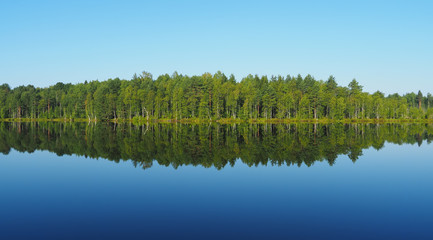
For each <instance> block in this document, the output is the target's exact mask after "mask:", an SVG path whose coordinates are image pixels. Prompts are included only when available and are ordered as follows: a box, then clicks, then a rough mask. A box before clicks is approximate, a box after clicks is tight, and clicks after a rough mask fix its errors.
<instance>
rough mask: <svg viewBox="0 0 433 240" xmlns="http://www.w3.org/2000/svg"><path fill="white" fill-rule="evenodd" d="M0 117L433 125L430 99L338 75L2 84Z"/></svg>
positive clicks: (147, 75)
mask: <svg viewBox="0 0 433 240" xmlns="http://www.w3.org/2000/svg"><path fill="white" fill-rule="evenodd" d="M0 118H3V119H5V118H33V119H35V118H42V119H59V118H63V119H77V118H80V119H88V120H113V119H114V120H116V119H135V120H141V121H149V120H152V119H175V120H181V119H210V120H218V119H244V120H245V119H336V120H340V119H426V118H428V119H433V98H432V95H431V94H430V93H429V94H427V95H426V96H424V95H423V94H422V93H421V91H419V92H418V93H417V94H415V93H408V94H405V95H403V96H400V95H399V94H392V95H388V96H385V94H383V93H382V92H379V91H377V92H375V93H373V94H370V93H367V92H363V91H362V86H361V85H360V84H359V83H358V82H357V81H356V80H355V79H354V80H352V82H350V84H349V85H348V86H347V87H343V86H338V84H337V82H336V81H335V79H334V77H332V76H330V77H329V78H328V80H326V81H323V80H315V79H314V78H313V77H312V76H310V75H307V76H305V77H304V78H303V77H302V76H301V75H298V76H296V77H292V76H287V77H283V76H272V77H271V78H268V77H267V76H262V77H259V76H257V75H255V76H253V75H248V76H247V77H245V78H243V79H242V80H241V81H240V82H237V81H236V80H235V77H234V76H233V75H231V76H229V77H227V76H226V75H224V74H223V73H221V72H217V73H216V74H214V75H211V74H209V73H205V74H203V75H201V76H192V77H189V76H186V75H180V74H178V73H176V72H175V73H174V74H172V75H171V76H169V75H168V74H165V75H161V76H159V77H158V78H157V79H156V80H154V79H153V77H152V75H151V74H150V73H147V72H143V73H142V74H140V75H136V74H135V75H134V76H133V78H132V79H131V80H121V79H119V78H116V79H108V80H107V81H102V82H99V81H91V82H87V81H86V82H85V83H80V84H75V85H73V84H63V83H57V84H56V85H54V86H51V87H48V88H37V87H34V86H32V85H28V86H20V87H16V88H14V89H11V88H10V87H9V86H8V85H7V84H3V85H1V86H0Z"/></svg>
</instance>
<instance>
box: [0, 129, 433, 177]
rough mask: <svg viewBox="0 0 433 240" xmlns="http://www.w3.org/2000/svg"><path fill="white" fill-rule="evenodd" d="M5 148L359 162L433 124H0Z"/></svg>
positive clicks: (147, 163)
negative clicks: (364, 155)
mask: <svg viewBox="0 0 433 240" xmlns="http://www.w3.org/2000/svg"><path fill="white" fill-rule="evenodd" d="M0 133H1V134H0V152H1V153H3V154H8V153H9V152H10V151H11V149H16V150H17V151H19V152H29V153H32V152H34V151H36V150H48V151H50V152H54V153H56V154H57V155H59V156H62V155H64V154H66V155H78V156H85V157H90V158H104V159H108V160H111V161H115V162H119V161H132V163H133V164H134V166H136V167H142V168H143V169H146V168H150V167H151V166H152V165H153V164H154V163H155V162H156V163H158V164H159V165H163V166H172V167H174V168H178V167H179V166H183V165H192V166H203V167H215V168H216V169H222V168H224V167H226V166H227V165H230V166H233V165H234V164H235V162H236V161H241V162H242V163H244V164H246V165H248V166H259V165H278V166H280V165H297V166H301V165H302V164H305V165H306V166H311V165H313V164H314V162H316V161H327V162H328V163H329V165H331V166H332V165H334V163H335V160H336V159H337V157H338V156H339V155H347V156H348V157H349V158H350V159H351V160H352V161H353V162H355V161H356V160H357V159H358V158H359V157H360V156H361V155H362V151H363V150H364V149H368V148H370V147H373V148H375V149H377V150H379V149H381V148H382V147H383V146H384V144H385V142H390V143H395V144H404V143H408V144H418V145H421V144H422V143H423V141H424V140H426V142H427V143H430V142H431V141H432V139H433V125H431V124H380V125H379V124H327V125H325V124H290V125H288V124H268V125H265V124H258V125H255V124H240V125H239V124H237V125H236V124H232V125H219V124H210V125H205V124H202V125H187V124H151V125H142V126H136V125H130V124H112V123H96V124H95V123H91V124H88V123H55V122H39V123H38V122H33V123H7V122H2V123H0Z"/></svg>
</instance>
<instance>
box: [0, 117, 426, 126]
mask: <svg viewBox="0 0 433 240" xmlns="http://www.w3.org/2000/svg"><path fill="white" fill-rule="evenodd" d="M0 122H63V123H67V122H70V123H72V122H88V123H90V122H92V123H96V122H101V123H102V122H106V123H107V122H110V123H132V124H138V125H143V124H157V123H165V124H173V123H182V124H205V123H206V124H208V123H219V124H241V123H250V124H292V123H315V124H332V123H343V124H349V123H360V124H363V123H364V124H367V123H373V124H384V123H433V119H342V120H335V119H276V118H273V119H247V120H243V119H218V120H214V119H180V120H179V119H178V120H176V119H150V120H149V121H147V120H136V119H109V120H105V119H104V120H95V119H91V120H90V121H89V119H85V118H66V119H65V118H51V119H48V118H4V119H0Z"/></svg>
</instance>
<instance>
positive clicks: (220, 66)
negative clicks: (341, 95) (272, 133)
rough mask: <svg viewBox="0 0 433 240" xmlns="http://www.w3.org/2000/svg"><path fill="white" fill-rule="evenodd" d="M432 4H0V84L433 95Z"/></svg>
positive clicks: (425, 2)
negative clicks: (138, 83)
mask: <svg viewBox="0 0 433 240" xmlns="http://www.w3.org/2000/svg"><path fill="white" fill-rule="evenodd" d="M432 9H433V1H397V0H394V1H330V0H328V1H296V2H295V1H271V0H267V1H251V0H250V1H236V2H235V1H233V0H232V1H221V0H220V1H42V0H39V1H1V2H0V84H2V83H8V84H9V85H10V86H11V87H16V86H18V85H27V84H33V85H35V86H39V87H46V86H49V85H53V84H55V83H57V82H71V83H78V82H84V81H85V80H95V79H98V80H105V79H107V78H114V77H120V78H125V79H130V78H131V77H132V75H133V74H134V73H136V72H137V73H139V72H141V71H144V70H145V71H148V72H151V73H152V74H153V75H154V76H157V75H159V74H165V73H169V74H171V73H173V72H174V71H178V72H179V73H182V74H187V75H196V74H202V73H204V72H211V73H215V72H216V71H218V70H221V71H222V72H224V73H226V74H227V75H229V74H232V73H233V74H234V75H235V76H236V78H237V79H238V80H240V79H241V78H242V77H244V76H246V75H247V74H249V73H251V74H259V75H263V74H266V75H278V74H281V75H284V76H285V75H287V74H290V75H297V74H298V73H300V74H302V75H303V76H305V75H306V74H311V75H313V76H314V77H315V78H316V79H324V80H326V79H327V78H328V76H329V75H331V74H332V75H334V76H335V77H336V80H337V82H338V83H339V84H340V85H344V86H347V84H348V83H349V82H350V81H351V80H352V79H353V78H356V79H357V80H358V82H360V84H361V85H363V86H364V90H366V91H369V92H374V91H376V90H381V91H382V92H385V93H394V92H398V93H400V94H403V93H406V92H411V91H416V92H417V91H418V90H419V89H421V90H423V92H431V93H433V14H432Z"/></svg>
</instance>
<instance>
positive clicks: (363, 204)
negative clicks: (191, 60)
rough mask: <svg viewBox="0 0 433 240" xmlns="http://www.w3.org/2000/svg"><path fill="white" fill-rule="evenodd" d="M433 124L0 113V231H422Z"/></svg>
mask: <svg viewBox="0 0 433 240" xmlns="http://www.w3.org/2000/svg"><path fill="white" fill-rule="evenodd" d="M432 140H433V125H426V124H382V125H377V124H330V125H322V124H291V125H283V124H280V125H270V124H268V125H264V124H263V125H252V124H240V125H218V124H210V125H207V124H203V125H182V124H151V125H143V126H135V125H130V124H108V123H97V124H94V123H91V124H88V123H5V122H2V123H0V152H1V153H2V154H0V182H1V186H0V192H1V196H0V239H29V238H30V239H83V238H91V239H183V238H185V239H431V236H432V234H433V230H432V229H433V218H432V216H433V207H432V203H433V193H432V187H433V174H432V173H433V158H432V156H433V148H432V146H431V144H430V142H431V141H432Z"/></svg>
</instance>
